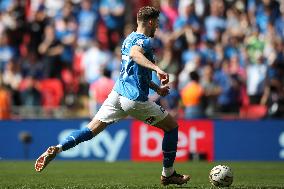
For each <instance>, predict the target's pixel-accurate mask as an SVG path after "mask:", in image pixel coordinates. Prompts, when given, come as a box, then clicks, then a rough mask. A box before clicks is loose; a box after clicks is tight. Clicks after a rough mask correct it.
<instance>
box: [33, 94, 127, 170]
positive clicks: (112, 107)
mask: <svg viewBox="0 0 284 189" xmlns="http://www.w3.org/2000/svg"><path fill="white" fill-rule="evenodd" d="M118 100H119V99H118V94H117V93H115V92H111V93H110V95H109V96H108V99H107V100H106V101H105V102H104V104H103V105H102V106H101V108H100V110H99V111H98V113H97V114H96V116H95V118H94V119H93V120H92V121H91V122H90V123H89V124H88V125H87V127H85V128H82V129H80V130H76V131H74V132H72V133H71V134H70V135H69V136H67V137H66V138H65V140H64V141H63V142H61V143H59V144H58V145H56V146H51V147H49V148H48V149H47V150H46V151H45V152H44V153H43V154H42V155H41V156H40V157H39V158H38V159H37V160H36V163H35V170H36V171H38V172H40V171H42V170H43V169H44V168H45V167H46V166H47V165H48V164H49V162H51V161H52V160H53V159H54V158H55V157H56V155H57V154H58V153H60V152H62V151H66V150H68V149H70V148H73V147H75V146H77V145H78V144H79V143H81V142H84V141H88V140H91V139H92V138H93V137H94V136H96V135H98V134H99V133H100V132H101V131H103V130H104V129H105V128H106V127H107V125H109V124H111V123H112V122H115V121H118V120H120V119H122V118H124V117H126V114H125V112H123V111H122V110H121V108H120V104H119V102H118Z"/></svg>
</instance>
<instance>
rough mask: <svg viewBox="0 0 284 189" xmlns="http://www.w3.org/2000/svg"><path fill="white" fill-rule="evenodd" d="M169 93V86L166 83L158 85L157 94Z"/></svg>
mask: <svg viewBox="0 0 284 189" xmlns="http://www.w3.org/2000/svg"><path fill="white" fill-rule="evenodd" d="M169 93H170V87H169V86H167V85H164V86H160V87H159V88H158V90H157V94H158V95H160V96H167V95H168V94H169Z"/></svg>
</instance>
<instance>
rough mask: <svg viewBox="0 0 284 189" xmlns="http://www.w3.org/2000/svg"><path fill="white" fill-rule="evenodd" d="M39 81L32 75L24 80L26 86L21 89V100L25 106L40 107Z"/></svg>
mask: <svg viewBox="0 0 284 189" xmlns="http://www.w3.org/2000/svg"><path fill="white" fill-rule="evenodd" d="M37 82H38V81H37V80H36V79H35V78H34V76H32V75H30V76H27V77H26V78H24V81H23V83H24V85H25V86H23V87H22V89H21V99H22V105H23V106H27V107H30V106H40V105H41V93H40V91H39V89H38V83H37Z"/></svg>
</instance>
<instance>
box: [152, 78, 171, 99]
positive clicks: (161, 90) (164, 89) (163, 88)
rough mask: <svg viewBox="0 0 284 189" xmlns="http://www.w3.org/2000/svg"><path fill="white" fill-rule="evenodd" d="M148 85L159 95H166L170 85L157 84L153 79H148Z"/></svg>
mask: <svg viewBox="0 0 284 189" xmlns="http://www.w3.org/2000/svg"><path fill="white" fill-rule="evenodd" d="M149 87H150V88H151V89H153V90H154V91H155V92H156V93H157V94H158V95H160V96H167V95H168V94H169V92H170V87H169V86H168V85H162V86H159V85H157V84H156V83H154V82H153V81H150V83H149Z"/></svg>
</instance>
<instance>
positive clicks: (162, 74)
mask: <svg viewBox="0 0 284 189" xmlns="http://www.w3.org/2000/svg"><path fill="white" fill-rule="evenodd" d="M156 71H157V75H158V78H159V80H160V81H161V83H162V85H166V84H168V83H169V74H168V73H166V72H164V71H163V70H161V69H157V70H156Z"/></svg>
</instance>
